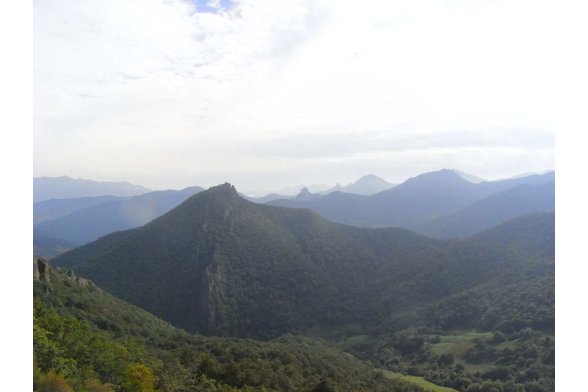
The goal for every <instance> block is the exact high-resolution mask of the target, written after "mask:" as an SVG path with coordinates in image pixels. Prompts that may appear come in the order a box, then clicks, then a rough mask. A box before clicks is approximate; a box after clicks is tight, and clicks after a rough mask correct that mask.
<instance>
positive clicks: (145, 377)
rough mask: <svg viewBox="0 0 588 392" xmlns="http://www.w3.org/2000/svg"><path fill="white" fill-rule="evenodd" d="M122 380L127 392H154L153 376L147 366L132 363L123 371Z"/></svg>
mask: <svg viewBox="0 0 588 392" xmlns="http://www.w3.org/2000/svg"><path fill="white" fill-rule="evenodd" d="M122 378H123V385H124V388H125V390H126V391H127V392H155V386H154V384H155V376H154V375H153V370H151V368H149V367H148V366H145V365H143V364H140V363H132V364H130V365H129V366H128V367H127V368H126V369H125V371H124V373H123V377H122Z"/></svg>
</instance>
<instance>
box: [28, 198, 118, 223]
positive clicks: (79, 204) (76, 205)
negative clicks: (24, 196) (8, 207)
mask: <svg viewBox="0 0 588 392" xmlns="http://www.w3.org/2000/svg"><path fill="white" fill-rule="evenodd" d="M123 199H124V197H120V196H110V195H106V196H94V197H80V198H75V199H51V200H44V201H40V202H37V203H33V224H34V225H36V224H37V223H41V222H44V221H48V220H52V219H56V218H60V217H62V216H65V215H68V214H71V213H72V212H74V211H78V210H81V209H84V208H88V207H92V206H95V205H98V204H104V203H108V202H111V201H118V200H123Z"/></svg>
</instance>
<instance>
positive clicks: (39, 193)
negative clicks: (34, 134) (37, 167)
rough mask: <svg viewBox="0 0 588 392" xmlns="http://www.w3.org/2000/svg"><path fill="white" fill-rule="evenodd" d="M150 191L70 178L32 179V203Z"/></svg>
mask: <svg viewBox="0 0 588 392" xmlns="http://www.w3.org/2000/svg"><path fill="white" fill-rule="evenodd" d="M149 191H150V189H148V188H145V187H143V186H140V185H134V184H130V183H128V182H103V181H92V180H83V179H79V178H70V177H66V176H63V177H36V178H33V202H35V203H36V202H39V201H43V200H50V199H72V198H80V197H92V196H104V195H112V196H123V197H128V196H135V195H140V194H143V193H146V192H149Z"/></svg>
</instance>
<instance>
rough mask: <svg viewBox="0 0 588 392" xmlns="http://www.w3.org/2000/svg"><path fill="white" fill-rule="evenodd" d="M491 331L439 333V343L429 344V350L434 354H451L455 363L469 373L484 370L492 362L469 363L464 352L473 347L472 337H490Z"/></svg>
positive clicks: (491, 364)
mask: <svg viewBox="0 0 588 392" xmlns="http://www.w3.org/2000/svg"><path fill="white" fill-rule="evenodd" d="M490 337H492V333H491V332H473V331H467V332H462V333H459V334H454V335H439V338H440V339H441V341H440V342H439V343H434V344H431V352H432V353H433V354H434V355H441V354H452V355H453V357H454V358H455V362H456V363H460V364H462V365H463V366H464V368H465V370H466V371H467V372H469V373H476V372H485V371H488V370H490V369H491V368H492V367H493V366H494V364H493V363H478V364H471V363H468V362H466V361H465V359H464V356H465V353H466V352H467V351H468V350H469V349H470V348H472V347H474V339H476V338H484V339H487V338H490Z"/></svg>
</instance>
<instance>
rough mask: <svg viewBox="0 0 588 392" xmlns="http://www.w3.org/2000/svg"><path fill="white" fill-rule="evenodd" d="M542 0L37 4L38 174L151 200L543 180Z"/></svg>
mask: <svg viewBox="0 0 588 392" xmlns="http://www.w3.org/2000/svg"><path fill="white" fill-rule="evenodd" d="M556 5H557V4H556V2H543V1H537V0H530V1H518V0H493V1H485V0H475V1H473V0H464V1H458V0H430V1H398V2H396V1H373V2H372V1H362V2H358V1H349V2H347V1H341V0H332V1H330V0H318V1H317V0H309V1H276V0H267V1H265V0H260V1H258V0H255V1H247V0H246V1H211V2H206V1H204V0H201V1H197V2H187V1H180V0H76V1H69V2H67V3H65V2H63V1H61V0H42V1H41V0H39V1H35V2H34V56H35V57H34V83H35V92H34V104H35V106H34V122H35V124H34V174H35V176H60V175H68V176H72V177H78V178H87V179H94V180H105V181H121V180H126V181H131V182H134V183H138V184H141V185H145V186H148V187H150V188H153V189H160V188H181V187H184V186H189V185H201V186H210V185H214V184H218V183H221V182H225V181H229V182H232V183H233V184H235V185H236V186H237V188H238V189H239V190H243V191H254V190H258V191H269V190H275V189H280V188H282V187H285V186H288V185H295V184H313V183H328V184H332V183H335V182H341V183H342V184H345V183H348V182H351V181H353V180H355V179H356V178H358V177H360V176H362V175H364V174H368V173H373V174H376V175H379V176H381V177H384V178H386V179H387V180H389V181H392V182H398V181H402V180H404V179H406V178H407V177H410V176H413V175H416V174H419V173H422V172H426V171H431V170H438V169H441V168H457V169H460V170H462V171H465V172H470V173H472V174H475V175H478V176H481V177H484V178H488V179H493V178H500V177H507V176H511V175H515V174H519V173H524V172H531V171H543V170H546V169H553V167H554V125H553V122H552V118H551V110H550V108H551V106H552V105H551V101H552V100H553V99H554V95H555V94H554V86H553V84H554V78H553V72H554V70H553V52H554V50H555V48H556V46H557V45H558V42H557V40H556V39H555V38H554V35H553V34H552V33H553V31H552V30H553V29H554V28H557V25H556V24H554V21H553V20H552V19H553V17H552V15H553V9H551V8H552V7H555V6H556Z"/></svg>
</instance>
